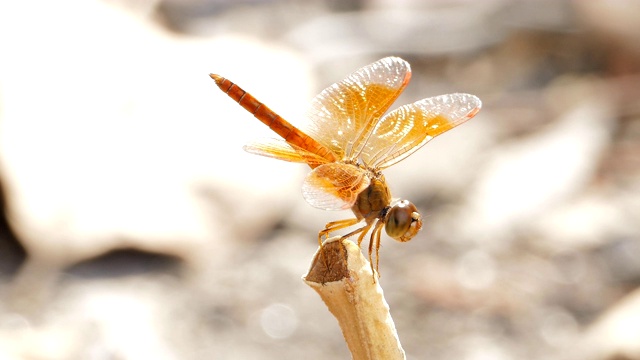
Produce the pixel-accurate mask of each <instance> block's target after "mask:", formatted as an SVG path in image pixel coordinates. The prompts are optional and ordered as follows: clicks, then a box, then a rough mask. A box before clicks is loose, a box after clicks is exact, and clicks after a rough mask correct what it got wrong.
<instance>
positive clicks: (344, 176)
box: [302, 163, 369, 210]
mask: <svg viewBox="0 0 640 360" xmlns="http://www.w3.org/2000/svg"><path fill="white" fill-rule="evenodd" d="M367 186H369V177H368V176H367V174H366V171H364V170H362V169H361V168H358V167H357V166H354V165H349V164H343V163H328V164H324V165H320V166H318V167H317V168H315V169H313V171H311V172H310V173H309V174H308V175H307V177H306V178H305V180H304V184H303V185H302V196H303V197H304V199H305V200H307V202H308V203H309V204H310V205H311V206H313V207H316V208H318V209H323V210H346V209H349V208H351V206H353V204H354V203H355V202H356V199H357V197H358V194H360V193H361V192H362V191H363V190H364V189H366V188H367Z"/></svg>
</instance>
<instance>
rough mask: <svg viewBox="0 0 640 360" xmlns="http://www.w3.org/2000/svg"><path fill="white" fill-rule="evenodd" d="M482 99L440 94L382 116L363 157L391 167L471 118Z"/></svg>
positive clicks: (373, 163) (367, 161)
mask: <svg viewBox="0 0 640 360" xmlns="http://www.w3.org/2000/svg"><path fill="white" fill-rule="evenodd" d="M481 107H482V102H481V101H480V99H478V98H477V97H476V96H474V95H470V94H460V93H456V94H448V95H440V96H435V97H431V98H427V99H423V100H420V101H417V102H415V103H413V104H409V105H405V106H401V107H399V108H398V109H396V110H394V111H392V112H390V113H389V114H387V115H386V116H385V117H384V118H382V119H381V120H380V121H379V122H378V124H377V125H376V127H375V129H374V130H373V133H372V135H371V137H369V139H368V141H367V143H366V144H365V146H364V148H363V150H362V153H361V157H362V159H363V161H364V162H365V163H366V164H368V165H369V166H372V167H376V168H378V169H384V168H387V167H389V166H391V165H393V164H395V163H397V162H399V161H401V160H403V159H404V158H406V157H407V156H409V155H411V154H413V153H414V152H415V151H416V150H418V149H419V148H420V147H422V146H423V145H424V144H426V143H427V142H428V141H429V140H431V139H433V138H434V137H436V136H438V135H440V134H442V133H444V132H446V131H448V130H450V129H452V128H454V127H456V126H458V125H460V124H462V123H463V122H465V121H467V120H469V119H471V118H472V117H473V116H475V114H477V113H478V111H480V108H481Z"/></svg>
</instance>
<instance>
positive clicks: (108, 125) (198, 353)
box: [0, 0, 640, 360]
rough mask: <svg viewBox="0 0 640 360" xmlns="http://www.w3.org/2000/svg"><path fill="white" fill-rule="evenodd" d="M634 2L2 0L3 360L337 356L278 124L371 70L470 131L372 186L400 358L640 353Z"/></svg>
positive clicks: (337, 341)
mask: <svg viewBox="0 0 640 360" xmlns="http://www.w3.org/2000/svg"><path fill="white" fill-rule="evenodd" d="M639 17H640V3H638V2H635V1H609V0H594V1H578V0H575V1H568V0H563V1H557V0H540V1H509V0H488V1H464V0H459V1H446V0H440V1H436V0H432V1H418V0H403V1H393V0H331V1H294V0H288V1H287V0H280V1H278V0H273V1H269V0H240V1H230V0H165V1H162V0H117V1H116V0H111V1H108V0H58V1H46V0H35V1H29V2H25V1H3V2H0V54H1V55H0V184H1V189H2V201H3V205H4V206H3V213H2V217H0V235H1V236H0V359H56V360H57V359H299V358H303V357H304V358H305V359H307V360H313V359H348V358H350V355H349V352H348V350H347V348H346V345H345V344H344V342H343V339H342V336H341V333H340V330H339V328H338V325H337V322H336V320H335V319H334V318H333V317H332V316H331V315H330V314H329V312H328V311H327V309H326V307H325V305H324V304H323V303H322V302H321V301H320V299H319V298H318V297H317V295H316V294H315V293H314V291H312V290H311V289H310V288H308V287H307V286H306V285H304V283H303V282H302V281H301V276H302V275H303V274H304V273H305V272H306V271H307V269H308V266H309V263H310V260H311V258H312V256H313V254H314V252H315V250H316V248H317V242H316V238H317V237H316V236H317V231H318V230H320V229H321V228H322V227H323V226H324V224H325V222H327V221H332V220H338V219H343V218H347V217H350V216H351V213H349V212H343V213H336V212H324V211H321V210H317V209H314V208H312V207H311V206H309V205H308V204H306V203H305V201H304V200H303V198H302V196H301V193H300V190H299V189H300V186H301V184H302V180H303V178H304V176H305V174H306V173H307V171H308V168H307V167H305V166H303V165H300V164H290V163H285V162H279V161H276V160H272V159H267V158H262V157H258V156H252V155H249V154H246V153H244V152H243V151H242V145H243V144H245V143H247V142H249V141H251V140H253V139H255V138H258V137H261V136H271V135H270V134H269V131H268V129H266V127H264V126H263V125H261V124H260V123H258V121H256V120H255V119H253V118H252V117H251V115H250V114H248V113H247V112H245V111H244V110H243V109H242V108H240V107H239V106H238V105H237V104H235V103H233V102H232V101H231V100H230V99H229V98H227V97H226V96H225V95H224V94H223V93H221V92H220V91H219V90H218V89H217V87H216V86H215V84H214V82H213V81H212V80H211V79H210V78H209V76H208V74H209V73H211V72H213V73H218V74H221V75H223V76H225V77H227V78H229V79H231V80H232V81H234V82H236V83H238V84H239V85H240V86H242V87H243V88H245V89H246V90H248V91H250V92H251V93H253V94H254V95H255V96H256V97H257V98H258V99H260V100H262V101H263V102H265V103H266V104H268V106H269V107H271V108H272V109H274V110H275V111H277V112H278V113H280V115H282V116H283V117H284V118H286V119H289V120H290V121H291V122H293V123H296V124H301V123H304V112H305V109H306V106H307V104H308V102H309V100H310V99H311V98H312V97H313V96H314V95H315V94H317V93H318V92H320V91H321V90H322V89H323V88H325V87H327V86H329V85H331V84H332V83H334V82H337V81H340V80H342V79H343V78H344V77H346V76H347V75H348V74H349V73H351V72H352V71H355V70H356V69H358V68H360V67H362V66H364V65H367V64H369V63H371V62H373V61H375V60H378V59H380V58H382V57H385V56H390V55H396V56H400V57H402V58H404V59H405V60H407V61H409V62H410V63H411V66H412V69H413V78H412V82H411V83H410V84H409V86H408V87H407V89H406V91H405V92H404V93H403V94H402V96H401V97H400V98H399V100H398V101H397V103H396V105H394V107H396V106H399V105H401V104H405V103H409V102H413V101H416V100H419V99H421V98H424V97H429V96H434V95H439V94H445V93H450V92H468V93H472V94H475V95H477V96H479V97H480V98H481V99H482V100H483V109H482V111H481V112H480V114H479V115H478V116H476V118H474V119H473V120H471V121H469V122H468V123H466V124H464V125H463V126H460V127H458V128H456V129H454V130H452V131H450V132H449V133H447V134H445V135H442V136H441V137H439V138H437V139H435V140H434V141H432V142H431V143H429V144H428V145H427V146H425V148H423V149H422V150H420V151H419V152H417V153H416V154H414V155H412V156H411V157H410V158H408V159H407V160H405V161H403V162H401V163H399V164H397V165H395V166H394V167H392V168H390V169H388V171H387V172H386V173H385V174H386V178H387V181H388V182H389V184H390V186H391V189H392V191H393V194H394V195H395V196H398V197H402V198H407V199H410V200H411V201H413V202H414V203H415V204H416V205H417V206H418V208H419V209H420V211H421V212H422V214H423V217H424V219H425V226H424V229H423V231H422V232H421V233H420V234H419V236H417V237H416V238H414V240H413V241H411V242H410V243H406V244H399V243H396V242H394V241H392V240H390V239H389V238H387V237H386V236H385V237H384V238H383V240H382V241H383V244H382V248H381V250H380V254H381V262H380V271H381V274H382V277H381V279H380V282H381V285H382V287H383V288H384V290H385V294H386V298H387V301H388V302H389V305H390V307H391V314H392V316H393V317H394V321H395V324H396V327H397V329H398V333H399V336H400V340H401V342H402V344H403V346H404V349H405V351H406V353H407V358H408V359H464V360H484V359H497V360H506V359H598V360H600V359H610V360H614V359H615V360H622V359H625V360H631V359H640V290H638V286H639V285H640V101H639V99H640V22H638V20H637V19H638V18H639Z"/></svg>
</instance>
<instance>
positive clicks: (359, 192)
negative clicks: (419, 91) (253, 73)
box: [210, 57, 482, 276]
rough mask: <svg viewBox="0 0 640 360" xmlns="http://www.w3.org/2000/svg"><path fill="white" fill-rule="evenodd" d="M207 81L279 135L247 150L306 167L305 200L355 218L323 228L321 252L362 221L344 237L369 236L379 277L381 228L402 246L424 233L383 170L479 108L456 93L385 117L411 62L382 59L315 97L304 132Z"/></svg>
mask: <svg viewBox="0 0 640 360" xmlns="http://www.w3.org/2000/svg"><path fill="white" fill-rule="evenodd" d="M210 77H211V78H212V79H213V80H215V82H216V84H217V86H218V87H219V88H220V90H222V91H223V92H225V93H226V94H227V95H228V96H229V97H231V98H232V99H233V100H234V101H236V102H237V103H238V104H239V105H240V106H242V107H243V108H245V109H246V110H247V111H249V112H250V113H251V114H253V116H254V117H256V118H257V119H258V120H260V121H261V122H262V123H264V124H265V125H267V126H268V127H269V128H270V129H271V130H273V131H274V132H275V133H276V134H278V135H279V136H280V138H278V139H262V140H258V141H254V142H252V143H249V144H247V145H245V146H244V150H246V151H247V152H249V153H252V154H257V155H262V156H267V157H271V158H275V159H279V160H284V161H290V162H297V163H305V164H307V165H308V166H309V167H310V168H311V169H312V170H311V172H309V174H308V175H307V176H306V177H305V179H304V182H303V185H302V195H303V197H304V199H305V200H306V201H307V202H308V203H309V204H310V205H312V206H313V207H316V208H319V209H323V210H348V209H351V211H352V212H353V214H354V215H355V217H353V218H348V219H343V220H337V221H332V222H329V223H327V224H326V225H325V227H324V229H322V230H321V231H320V232H319V233H318V243H319V244H320V247H321V248H322V239H323V238H325V239H326V238H328V237H329V235H330V233H333V232H335V231H338V230H341V229H345V228H348V227H351V226H354V225H356V224H359V223H363V224H362V226H360V227H357V228H356V229H355V230H352V231H351V232H348V233H347V234H345V235H343V236H342V237H341V238H342V239H345V238H348V237H351V236H354V235H357V234H359V236H358V246H361V244H362V241H363V239H364V238H365V236H366V234H367V233H369V231H371V237H370V240H369V246H368V255H369V262H370V264H371V269H372V271H373V273H374V274H376V273H378V272H377V270H378V266H379V249H380V238H381V233H382V228H383V227H384V229H385V232H386V234H387V235H388V236H389V237H391V238H393V239H395V240H397V241H400V242H407V241H409V240H411V239H412V238H413V237H414V236H416V234H417V233H418V232H419V231H420V229H421V228H422V217H421V215H420V213H419V212H418V209H417V208H416V206H415V205H414V204H413V203H411V202H410V201H408V200H404V199H394V198H392V196H391V191H390V190H389V187H388V185H387V182H386V180H385V177H384V175H383V174H382V171H383V170H384V169H386V168H388V167H390V166H392V165H395V164H396V163H398V162H400V161H402V160H404V159H405V158H407V157H408V156H409V155H411V154H413V153H414V152H416V151H417V150H418V149H420V148H421V147H422V146H423V145H425V144H426V143H427V142H429V141H430V140H431V139H433V138H434V137H436V136H438V135H440V134H443V133H445V132H447V131H449V130H451V129H452V128H454V127H456V126H458V125H460V124H462V123H464V122H465V121H467V120H469V119H471V118H472V117H474V116H475V115H476V114H477V113H478V112H479V111H480V108H481V107H482V102H481V101H480V99H479V98H478V97H476V96H474V95H471V94H464V93H453V94H447V95H440V96H435V97H429V98H426V99H422V100H419V101H416V102H414V103H412V104H408V105H404V106H401V107H399V108H397V109H395V110H393V111H391V112H388V113H386V112H387V110H388V109H389V108H390V106H391V104H392V103H393V102H394V101H395V100H396V99H397V98H398V96H399V95H400V94H401V93H402V91H403V90H404V89H405V87H406V86H407V84H408V83H409V80H410V78H411V67H410V65H409V63H408V62H406V61H405V60H403V59H401V58H399V57H386V58H383V59H381V60H378V61H376V62H374V63H372V64H369V65H367V66H365V67H363V68H361V69H359V70H357V71H355V72H353V73H352V74H351V75H349V76H347V78H346V79H344V80H342V81H340V82H337V83H335V84H333V85H331V86H329V87H327V88H326V89H324V90H323V91H322V92H321V93H320V94H318V95H317V96H316V97H315V98H314V99H313V100H312V101H311V106H310V108H309V110H308V112H307V119H306V120H307V123H306V127H305V128H304V130H301V129H300V128H298V127H296V126H294V125H292V124H291V123H289V122H288V121H286V120H285V119H283V118H282V117H281V116H280V115H278V114H277V113H275V112H274V111H272V110H271V109H269V108H268V107H267V106H266V105H265V104H263V103H262V102H260V101H258V100H257V99H256V98H254V97H253V96H252V95H251V94H249V93H248V92H246V91H244V90H243V89H241V88H240V87H239V86H238V85H236V84H234V83H233V82H231V81H229V80H228V79H226V78H224V77H222V76H220V75H216V74H210ZM385 113H386V115H385ZM374 252H375V263H376V266H375V270H374V267H373V258H374V256H373V254H374ZM378 274H379V273H378ZM378 276H379V275H378Z"/></svg>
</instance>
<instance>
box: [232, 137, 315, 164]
mask: <svg viewBox="0 0 640 360" xmlns="http://www.w3.org/2000/svg"><path fill="white" fill-rule="evenodd" d="M243 149H244V150H245V151H247V152H249V153H251V154H256V155H261V156H267V157H271V158H275V159H279V160H284V161H291V162H300V163H306V164H308V165H309V166H310V167H311V168H315V167H317V166H319V165H322V164H325V163H326V162H327V160H326V159H325V158H323V157H321V156H318V155H316V154H314V153H312V152H310V151H307V150H305V149H302V148H300V147H298V146H296V145H293V144H289V143H287V142H286V141H284V140H283V139H260V140H258V141H254V142H252V143H249V144H247V145H245V146H244V147H243Z"/></svg>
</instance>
